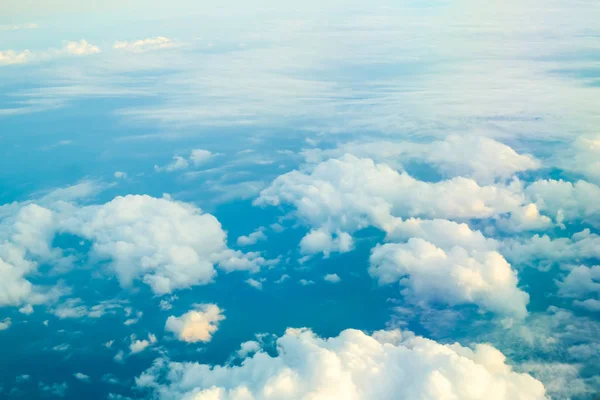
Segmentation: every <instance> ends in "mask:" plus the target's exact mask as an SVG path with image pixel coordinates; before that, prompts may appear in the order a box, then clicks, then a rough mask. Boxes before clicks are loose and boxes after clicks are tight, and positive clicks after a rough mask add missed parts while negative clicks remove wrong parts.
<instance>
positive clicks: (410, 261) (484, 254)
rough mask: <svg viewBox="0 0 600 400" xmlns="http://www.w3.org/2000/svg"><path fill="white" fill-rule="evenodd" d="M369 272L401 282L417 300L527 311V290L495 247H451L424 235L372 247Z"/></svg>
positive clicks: (517, 312)
mask: <svg viewBox="0 0 600 400" xmlns="http://www.w3.org/2000/svg"><path fill="white" fill-rule="evenodd" d="M369 273H370V274H371V276H373V277H375V278H377V279H378V281H379V283H380V284H390V283H395V282H399V283H400V284H401V285H402V286H404V287H405V289H404V290H403V293H404V294H405V295H407V296H409V298H412V299H413V300H415V301H418V302H420V301H424V302H441V303H445V304H450V305H456V304H466V303H475V304H477V305H478V306H479V307H481V308H483V309H486V310H491V311H494V312H497V313H502V314H507V315H510V316H515V317H518V318H523V317H525V316H526V315H527V308H526V306H527V303H528V302H529V295H528V294H527V293H525V292H523V291H522V290H520V289H519V288H518V287H517V284H518V279H517V275H516V273H515V272H514V271H513V270H512V269H511V266H510V264H509V263H508V262H507V261H506V260H505V259H504V257H502V255H501V254H500V253H498V252H495V251H477V250H471V251H469V250H466V249H464V248H461V247H458V246H456V247H452V248H451V249H450V250H449V251H444V250H443V249H441V248H439V247H437V246H435V245H434V244H432V243H429V242H427V241H425V240H423V239H419V238H412V239H410V240H409V241H408V242H407V243H387V244H384V245H380V246H377V247H376V248H375V249H373V251H372V254H371V258H370V268H369Z"/></svg>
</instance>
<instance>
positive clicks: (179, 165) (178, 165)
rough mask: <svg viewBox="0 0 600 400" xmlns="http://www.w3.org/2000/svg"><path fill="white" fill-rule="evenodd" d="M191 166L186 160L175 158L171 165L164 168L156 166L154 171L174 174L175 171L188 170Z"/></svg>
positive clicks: (179, 157)
mask: <svg viewBox="0 0 600 400" xmlns="http://www.w3.org/2000/svg"><path fill="white" fill-rule="evenodd" d="M189 166H190V164H189V162H188V160H186V159H185V158H183V157H181V156H173V162H172V163H171V164H168V165H166V166H164V167H159V166H158V165H155V166H154V169H155V170H156V171H157V172H162V171H166V172H173V171H181V170H184V169H187V168H188V167H189Z"/></svg>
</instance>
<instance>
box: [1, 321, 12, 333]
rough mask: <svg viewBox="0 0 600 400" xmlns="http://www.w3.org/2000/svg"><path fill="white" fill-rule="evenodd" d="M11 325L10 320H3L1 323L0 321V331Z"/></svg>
mask: <svg viewBox="0 0 600 400" xmlns="http://www.w3.org/2000/svg"><path fill="white" fill-rule="evenodd" d="M11 325H12V320H11V319H10V318H4V320H3V321H0V331H4V330H6V329H8V328H10V326H11Z"/></svg>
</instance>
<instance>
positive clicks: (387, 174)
mask: <svg viewBox="0 0 600 400" xmlns="http://www.w3.org/2000/svg"><path fill="white" fill-rule="evenodd" d="M255 204H256V205H273V206H279V205H283V204H291V205H293V206H294V207H295V209H296V211H295V212H296V214H297V215H298V216H299V217H300V218H301V219H302V220H303V221H304V222H305V223H307V224H308V225H310V226H311V227H312V228H313V230H312V231H311V232H310V233H309V234H308V235H307V236H308V237H307V238H305V243H306V245H305V246H303V248H304V252H305V253H309V252H312V253H316V252H331V251H347V250H348V249H349V248H351V244H352V243H351V238H349V237H348V236H345V235H344V233H352V232H354V231H356V230H359V229H361V228H365V227H367V226H375V227H377V228H380V229H382V230H384V231H385V232H386V233H387V234H388V237H390V238H393V237H397V236H404V237H406V236H407V235H408V234H409V233H410V232H415V231H421V232H422V233H424V234H426V235H435V236H436V237H438V239H440V240H448V239H443V238H442V236H443V235H442V234H441V233H440V232H439V229H438V228H439V227H441V228H442V231H447V230H448V229H450V230H452V231H456V230H463V231H464V230H467V229H468V227H466V226H465V227H462V226H461V225H460V224H457V223H456V222H450V221H444V220H448V219H456V220H463V221H466V220H470V219H476V218H497V219H498V220H499V224H500V225H503V226H504V227H505V228H506V229H511V228H512V229H515V230H519V231H520V230H524V229H532V228H533V229H540V228H544V227H548V226H549V225H550V224H551V221H550V219H549V218H548V217H546V216H543V215H541V214H540V213H539V212H538V210H537V208H536V206H535V205H532V204H527V203H526V199H525V196H524V194H523V191H522V185H521V183H520V182H518V181H515V182H512V183H511V184H510V185H504V184H498V185H487V186H480V185H479V184H478V183H477V182H476V181H474V180H473V179H470V178H463V177H455V178H452V179H450V180H444V181H440V182H435V183H431V182H424V181H419V180H417V179H415V178H413V177H411V176H410V175H408V174H407V173H406V172H398V171H396V170H394V169H392V168H391V167H390V166H388V165H385V164H376V163H374V162H373V161H372V160H371V159H366V158H357V157H355V156H353V155H349V154H347V155H345V156H343V157H342V158H339V159H330V160H327V161H324V162H322V163H319V164H317V165H315V166H314V167H312V168H310V169H309V170H306V171H292V172H289V173H287V174H284V175H281V176H279V177H278V178H276V179H275V180H274V181H273V182H272V184H271V185H270V186H269V187H268V188H266V189H264V190H263V191H262V192H261V194H260V196H259V197H258V198H257V199H256V200H255ZM507 214H511V217H509V218H508V219H507V217H506V215H507ZM404 217H410V218H412V219H411V220H410V222H408V221H403V220H402V218H404ZM415 217H419V218H426V219H432V220H433V221H427V222H426V221H422V220H421V219H414V218H415ZM334 234H335V235H337V237H338V238H339V240H338V241H335V240H334V238H333V237H330V238H329V239H327V238H325V236H326V235H329V236H333V235H334ZM472 236H473V237H475V236H477V240H478V242H485V241H486V239H485V238H483V237H482V236H481V235H480V234H479V233H472ZM409 237H410V236H409ZM425 239H427V237H425ZM450 240H452V239H450Z"/></svg>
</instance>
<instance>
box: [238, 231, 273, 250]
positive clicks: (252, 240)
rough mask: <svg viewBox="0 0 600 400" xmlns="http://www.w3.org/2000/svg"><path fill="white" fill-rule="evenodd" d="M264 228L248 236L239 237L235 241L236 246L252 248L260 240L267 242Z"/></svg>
mask: <svg viewBox="0 0 600 400" xmlns="http://www.w3.org/2000/svg"><path fill="white" fill-rule="evenodd" d="M264 230H265V228H263V227H261V228H259V229H257V230H255V231H254V232H252V233H251V234H249V235H248V236H240V237H238V239H237V245H238V246H252V245H254V244H256V243H257V242H258V241H260V240H267V235H265V232H264Z"/></svg>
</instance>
